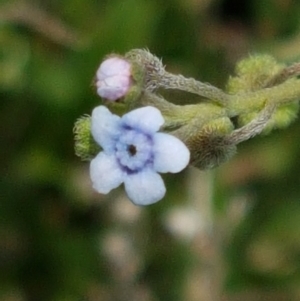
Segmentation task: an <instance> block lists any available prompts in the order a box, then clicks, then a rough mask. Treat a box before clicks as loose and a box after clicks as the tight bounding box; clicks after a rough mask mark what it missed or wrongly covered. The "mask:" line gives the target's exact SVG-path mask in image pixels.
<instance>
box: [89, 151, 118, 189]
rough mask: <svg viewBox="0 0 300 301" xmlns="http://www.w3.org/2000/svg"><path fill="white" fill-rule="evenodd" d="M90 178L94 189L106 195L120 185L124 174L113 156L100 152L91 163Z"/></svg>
mask: <svg viewBox="0 0 300 301" xmlns="http://www.w3.org/2000/svg"><path fill="white" fill-rule="evenodd" d="M90 177H91V179H92V182H93V187H94V189H95V190H96V191H98V192H100V193H104V194H107V193H109V192H110V191H111V190H112V189H114V188H116V187H118V186H119V185H121V184H122V182H123V179H124V174H123V172H122V170H121V169H120V168H119V165H118V163H117V161H116V158H115V157H114V156H112V155H111V156H110V155H107V154H105V153H104V152H101V153H99V154H98V155H97V156H96V157H95V158H94V159H93V160H92V161H91V164H90Z"/></svg>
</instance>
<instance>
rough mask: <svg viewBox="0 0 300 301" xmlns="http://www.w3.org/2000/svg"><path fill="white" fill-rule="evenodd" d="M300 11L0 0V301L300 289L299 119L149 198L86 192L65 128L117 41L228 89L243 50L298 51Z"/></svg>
mask: <svg viewBox="0 0 300 301" xmlns="http://www.w3.org/2000/svg"><path fill="white" fill-rule="evenodd" d="M299 20H300V2H299V1H296V0H295V1H293V0H263V1H261V0H253V1H250V0H245V1H238V0H224V1H221V0H165V1H160V0H99V1H96V0H72V1H71V0H64V1H61V0H32V1H29V0H28V1H25V0H23V1H22V0H1V1H0V99H1V100H0V101H1V102H0V139H1V140H0V143H1V147H0V174H1V178H0V300H1V301H2V300H3V301H27V300H28V301H42V300H43V301H48V300H49V301H50V300H51V301H73V300H74V301H75V300H78V301H79V300H87V301H102V300H105V301H106V300H108V301H110V300H111V301H115V300H116V301H118V300H119V301H127V300H128V301H131V300H132V301H135V300H143V301H152V300H163V301H177V300H178V301H179V300H184V301H194V300H195V301H196V300H198V301H199V300H200V301H201V300H205V301H210V300H211V301H215V300H226V301H227V300H228V301H230V300H233V301H235V300H243V301H248V300H253V301H257V300H264V301H265V300H272V301H277V300H291V301H293V300H295V301H296V300H300V177H299V175H300V143H299V137H300V121H299V119H298V121H296V122H295V123H293V124H292V125H291V126H290V127H289V128H287V129H285V130H281V131H276V132H274V133H272V134H271V135H269V136H266V137H258V138H255V139H253V140H251V141H248V142H247V143H244V144H243V145H242V146H241V147H240V148H239V153H238V154H237V155H236V157H235V158H234V159H233V160H231V161H230V162H228V163H226V164H224V165H223V166H221V167H220V168H218V169H216V170H215V172H214V175H212V173H211V172H200V171H197V170H195V169H193V168H190V170H188V171H186V172H184V173H181V174H180V175H174V176H173V175H172V176H167V177H166V178H165V179H166V183H167V187H168V194H167V196H166V198H165V199H164V200H162V201H161V202H160V203H158V204H156V205H154V206H150V207H146V208H139V207H135V206H133V205H132V204H131V203H130V202H129V201H128V200H127V198H126V196H124V194H123V190H122V189H118V190H116V191H114V192H112V193H111V194H110V195H109V196H103V195H99V194H96V193H95V192H93V191H92V188H91V183H90V180H89V177H88V163H86V162H81V161H80V160H79V158H77V157H76V156H75V155H74V151H73V133H72V130H73V125H74V122H75V120H76V119H77V118H78V117H80V116H81V115H83V114H88V113H90V112H91V110H92V108H93V107H95V106H97V105H99V104H100V103H101V102H100V99H99V98H98V97H97V95H96V94H95V91H94V89H93V87H92V81H93V77H94V74H95V70H96V69H97V67H98V65H99V63H100V62H101V60H102V59H103V57H104V56H105V55H107V54H109V53H111V52H116V53H125V52H127V51H129V50H130V49H132V48H149V49H150V51H151V52H152V53H154V54H156V55H157V56H159V57H162V58H163V62H164V64H166V66H167V70H168V71H172V72H175V73H182V74H184V75H186V76H193V77H196V78H199V79H200V80H202V81H205V82H210V83H212V84H214V85H216V86H218V87H222V88H224V87H225V85H226V79H227V78H228V76H229V75H230V74H233V70H234V65H235V63H236V62H237V61H238V60H239V59H241V58H243V57H245V56H247V55H249V54H251V53H269V54H272V55H274V56H275V57H276V58H278V59H279V60H281V61H286V62H292V61H295V60H297V59H299V57H300V21H299ZM189 96H190V95H188V94H186V95H185V97H186V100H187V101H188V98H189ZM184 101H185V99H184ZM212 178H214V188H212ZM212 190H214V191H213V197H211V195H212ZM211 199H213V206H210V203H209V200H211ZM211 208H213V212H212V210H211ZM212 219H213V224H212ZM212 292H213V293H215V295H216V296H213V294H212Z"/></svg>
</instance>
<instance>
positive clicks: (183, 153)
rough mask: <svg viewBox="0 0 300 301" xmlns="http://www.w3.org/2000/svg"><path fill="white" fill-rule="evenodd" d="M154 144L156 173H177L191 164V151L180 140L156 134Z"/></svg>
mask: <svg viewBox="0 0 300 301" xmlns="http://www.w3.org/2000/svg"><path fill="white" fill-rule="evenodd" d="M153 142H154V145H153V153H154V170H155V171H158V172H172V173H176V172H179V171H181V170H183V169H184V168H185V167H186V166H187V165H188V164H189V161H190V151H189V149H188V148H187V147H186V146H185V144H184V143H183V142H182V141H181V140H179V139H178V138H176V137H174V136H172V135H168V134H164V133H156V134H155V135H154V137H153Z"/></svg>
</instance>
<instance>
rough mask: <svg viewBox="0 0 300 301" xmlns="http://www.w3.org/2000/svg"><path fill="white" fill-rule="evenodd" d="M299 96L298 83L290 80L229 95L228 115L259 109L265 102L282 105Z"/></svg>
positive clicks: (299, 87)
mask: <svg viewBox="0 0 300 301" xmlns="http://www.w3.org/2000/svg"><path fill="white" fill-rule="evenodd" d="M299 98H300V84H299V83H298V81H295V80H290V81H287V82H285V83H282V84H280V85H278V86H275V87H272V88H266V89H262V90H259V91H256V92H248V93H240V94H236V95H231V96H230V98H229V100H228V104H227V110H228V111H227V112H228V116H229V117H234V116H237V115H239V114H245V113H250V112H255V111H259V110H261V109H262V108H263V107H264V105H265V104H266V102H270V103H272V104H273V105H284V104H287V103H291V102H293V101H296V100H298V99H299Z"/></svg>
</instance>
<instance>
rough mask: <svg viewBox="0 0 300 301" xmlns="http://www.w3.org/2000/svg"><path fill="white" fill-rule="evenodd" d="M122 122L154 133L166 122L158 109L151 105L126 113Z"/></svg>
mask: <svg viewBox="0 0 300 301" xmlns="http://www.w3.org/2000/svg"><path fill="white" fill-rule="evenodd" d="M122 123H124V124H125V125H128V126H130V127H132V128H134V129H137V130H141V131H144V132H146V133H154V132H157V131H158V130H159V128H160V127H161V126H162V125H163V124H164V118H163V116H162V114H161V113H160V111H159V110H158V109H156V108H154V107H150V106H149V107H143V108H139V109H136V110H134V111H131V112H129V113H127V114H125V115H124V116H123V118H122Z"/></svg>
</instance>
